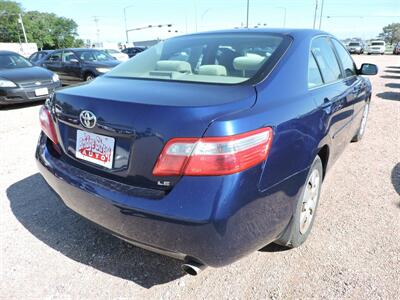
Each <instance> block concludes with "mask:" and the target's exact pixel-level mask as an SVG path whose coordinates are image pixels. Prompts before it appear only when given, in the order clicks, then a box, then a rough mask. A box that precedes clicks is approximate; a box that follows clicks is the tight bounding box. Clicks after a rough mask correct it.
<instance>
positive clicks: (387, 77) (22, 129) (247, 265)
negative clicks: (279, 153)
mask: <svg viewBox="0 0 400 300" xmlns="http://www.w3.org/2000/svg"><path fill="white" fill-rule="evenodd" d="M355 59H356V61H357V62H374V63H377V64H378V65H379V68H380V73H379V75H378V76H374V77H372V78H371V80H372V82H373V88H374V96H373V99H372V107H371V113H370V119H369V123H368V128H367V132H366V134H365V136H364V140H363V141H362V142H360V143H354V144H350V145H349V146H348V147H347V149H346V151H345V152H344V154H343V155H342V157H341V158H340V159H339V160H338V162H337V163H336V164H335V165H334V167H333V168H332V169H331V171H330V173H329V174H328V176H327V178H326V181H325V183H324V187H323V192H322V198H321V201H320V208H319V211H318V217H317V219H316V222H315V224H314V228H313V232H312V234H311V236H310V237H309V240H308V241H307V242H306V243H305V244H304V245H303V246H302V247H300V248H298V249H294V250H289V251H281V250H282V249H280V248H277V247H272V246H268V247H266V248H264V249H263V250H262V251H258V252H255V253H253V254H252V255H250V256H248V257H246V258H244V259H242V260H240V261H238V262H236V263H234V264H232V265H230V266H227V267H224V268H220V269H212V268H208V269H206V270H205V271H204V272H202V273H201V274H200V275H199V276H197V277H190V276H187V275H186V276H185V275H184V274H182V273H181V271H180V262H179V261H176V260H173V259H170V258H167V257H163V256H160V255H157V254H153V253H151V252H147V251H145V250H141V249H139V248H136V247H134V246H131V245H129V244H127V243H125V242H123V241H120V240H118V239H117V238H115V237H113V236H110V235H109V234H107V233H104V232H102V231H100V230H98V229H97V228H96V227H94V226H93V225H91V224H90V223H88V222H87V221H85V220H83V219H82V218H80V217H79V216H78V215H77V214H75V213H74V212H72V211H71V210H69V209H67V208H66V207H65V206H64V205H63V204H62V203H61V202H60V201H58V198H57V196H56V195H55V194H54V193H53V192H52V191H51V190H50V189H49V188H48V186H47V185H46V184H45V182H44V180H43V179H42V177H41V176H40V175H39V174H38V172H37V169H36V166H35V163H34V159H33V153H34V149H35V145H36V140H37V137H38V134H39V126H38V120H37V119H38V118H37V115H38V109H39V106H38V105H30V106H18V107H13V108H11V109H7V110H3V111H0V125H1V126H0V158H1V159H2V162H1V165H0V209H1V210H0V212H1V214H0V226H1V227H0V229H1V237H0V251H1V252H0V253H1V266H0V267H1V270H0V272H1V280H0V290H1V294H0V297H4V298H7V299H11V298H16V299H22V298H23V299H26V298H41V299H43V298H93V299H94V298H124V297H126V298H128V297H129V298H142V297H146V298H149V299H184V298H187V297H189V296H190V297H192V298H199V299H205V298H217V299H228V298H229V299H248V298H256V299H267V298H272V299H287V298H330V299H337V298H358V299H366V298H368V299H369V298H385V299H395V298H397V297H398V296H399V293H400V288H399V287H400V196H399V194H400V149H399V146H400V58H399V57H398V56H397V57H396V56H392V55H390V56H389V55H385V56H356V57H355ZM397 299H398V298H397Z"/></svg>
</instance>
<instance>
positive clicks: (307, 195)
mask: <svg viewBox="0 0 400 300" xmlns="http://www.w3.org/2000/svg"><path fill="white" fill-rule="evenodd" d="M319 186H320V174H319V172H318V170H316V169H315V170H313V171H312V173H311V175H310V178H309V179H308V182H307V185H306V187H305V191H304V195H303V201H302V207H301V212H300V233H301V234H305V233H306V232H307V230H308V228H309V227H310V225H311V221H312V219H313V217H314V215H315V208H316V206H317V201H318V197H319Z"/></svg>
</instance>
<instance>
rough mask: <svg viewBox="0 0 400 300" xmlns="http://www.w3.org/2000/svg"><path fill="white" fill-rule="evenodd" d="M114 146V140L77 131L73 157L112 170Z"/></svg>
mask: <svg viewBox="0 0 400 300" xmlns="http://www.w3.org/2000/svg"><path fill="white" fill-rule="evenodd" d="M114 144H115V139H114V138H112V137H108V136H104V135H100V134H95V133H90V132H86V131H82V130H77V131H76V149H75V150H76V152H75V156H76V157H77V158H80V159H83V160H86V161H90V162H92V163H94V164H97V165H100V166H103V167H106V168H108V169H112V165H113V158H114Z"/></svg>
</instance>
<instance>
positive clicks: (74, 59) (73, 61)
mask: <svg viewBox="0 0 400 300" xmlns="http://www.w3.org/2000/svg"><path fill="white" fill-rule="evenodd" d="M69 62H71V63H73V64H79V60H77V59H76V58H71V59H70V60H69Z"/></svg>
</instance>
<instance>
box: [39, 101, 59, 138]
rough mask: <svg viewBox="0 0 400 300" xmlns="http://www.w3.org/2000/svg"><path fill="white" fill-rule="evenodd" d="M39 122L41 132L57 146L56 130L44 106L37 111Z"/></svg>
mask: <svg viewBox="0 0 400 300" xmlns="http://www.w3.org/2000/svg"><path fill="white" fill-rule="evenodd" d="M39 120H40V126H41V127H42V131H43V132H44V134H45V135H47V137H48V138H49V139H50V140H51V141H52V142H53V143H54V144H58V138H57V134H56V129H55V127H54V122H53V119H52V118H51V115H50V112H49V110H48V109H47V107H46V106H44V105H43V106H42V107H41V108H40V111H39Z"/></svg>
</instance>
